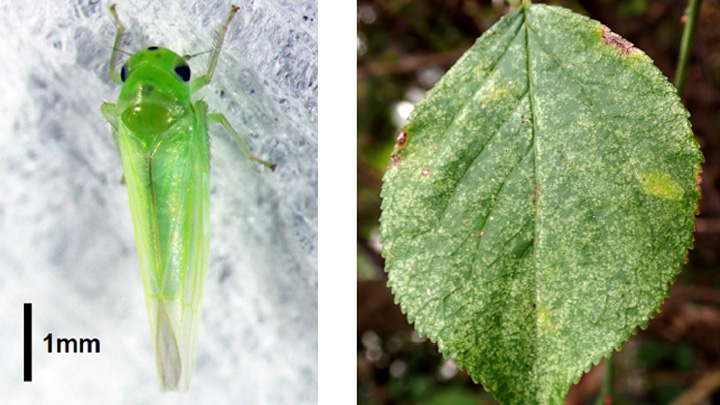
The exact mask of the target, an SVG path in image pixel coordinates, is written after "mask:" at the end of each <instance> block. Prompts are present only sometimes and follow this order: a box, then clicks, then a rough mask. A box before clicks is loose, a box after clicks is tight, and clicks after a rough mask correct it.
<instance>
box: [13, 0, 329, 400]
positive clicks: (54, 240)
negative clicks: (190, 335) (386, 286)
mask: <svg viewBox="0 0 720 405" xmlns="http://www.w3.org/2000/svg"><path fill="white" fill-rule="evenodd" d="M235 3H236V4H237V5H238V6H240V11H239V12H238V14H237V16H236V18H235V20H234V21H233V22H232V23H231V25H230V29H229V31H228V32H227V35H226V37H225V45H224V47H223V50H222V52H221V54H220V58H219V60H218V64H217V68H216V71H215V76H214V77H213V79H212V82H211V83H210V85H209V86H207V87H206V88H204V89H203V90H201V91H200V92H199V94H198V95H196V97H194V99H198V98H202V99H204V100H205V101H206V102H207V103H208V104H209V106H210V110H211V111H212V112H222V113H224V114H225V115H226V116H227V117H228V119H229V120H230V122H231V124H232V125H233V126H234V127H235V129H236V130H237V131H238V132H239V133H240V134H241V135H242V136H243V137H244V138H245V139H246V141H247V143H248V145H249V146H250V148H251V149H252V150H253V152H254V153H255V154H256V155H258V156H259V157H260V158H262V159H265V160H269V161H272V162H275V163H277V164H278V168H277V170H276V171H275V172H271V171H269V170H267V169H266V168H264V167H263V166H260V165H258V164H256V163H253V162H249V161H248V160H247V159H245V158H244V156H243V154H242V152H241V151H240V150H239V149H238V147H237V146H236V145H235V144H234V142H233V141H232V139H231V138H230V137H229V135H228V134H227V133H226V132H225V130H224V129H223V128H222V127H221V126H219V125H213V126H211V127H210V129H209V133H210V138H211V143H212V156H213V158H212V162H211V167H212V172H211V190H212V191H211V193H212V194H211V197H210V198H211V234H212V238H211V241H210V260H209V268H208V276H207V281H206V285H205V294H204V306H203V308H204V310H203V322H202V328H201V331H200V342H199V345H198V354H197V363H196V368H195V372H194V375H193V379H192V382H191V384H190V389H189V391H188V392H187V393H186V394H183V395H179V394H174V393H169V394H160V389H159V384H158V380H157V376H156V367H155V358H154V353H153V347H152V340H151V335H150V328H149V323H148V319H147V312H146V309H145V299H144V294H143V287H142V278H141V274H140V265H139V260H138V257H137V249H136V245H135V236H134V231H133V225H132V219H131V217H130V210H129V204H128V197H127V192H126V189H125V186H124V185H122V184H120V178H121V175H122V167H121V163H120V158H119V156H118V154H117V151H116V149H115V146H114V144H113V141H112V138H111V135H110V127H109V125H108V124H107V123H106V122H105V120H104V118H103V117H102V115H101V114H100V110H99V109H100V104H101V103H102V102H104V101H109V102H115V100H116V99H117V95H118V93H119V90H120V86H118V85H116V84H114V83H112V82H111V80H110V77H109V75H108V67H109V66H108V65H109V60H110V52H111V49H110V47H111V46H112V44H113V40H114V35H115V25H114V23H113V20H112V19H111V16H110V13H109V11H108V6H109V3H108V2H105V1H100V2H94V1H87V0H62V1H51V0H45V1H22V0H14V1H9V2H8V1H4V2H2V3H0V39H1V40H0V345H2V351H3V354H2V360H1V361H0V393H2V400H1V402H3V403H12V404H25V403H28V404H29V403H33V404H41V403H103V404H150V403H152V404H165V403H167V404H169V403H173V404H198V403H205V404H225V403H232V404H312V403H316V402H317V150H318V147H317V73H318V71H317V3H316V2H315V1H314V0H235ZM230 5H231V3H230V2H226V1H213V0H210V1H168V0H154V1H150V0H144V1H142V0H129V1H122V0H118V5H117V11H118V14H119V15H120V18H121V19H122V20H123V22H124V24H125V25H126V26H127V34H128V35H127V37H126V40H125V43H124V45H123V49H124V50H126V51H128V52H131V53H132V52H135V51H138V50H140V49H142V48H143V47H147V46H150V45H158V46H164V47H167V48H170V49H172V50H174V51H175V52H177V53H178V54H181V55H183V54H192V53H196V52H200V51H205V50H209V49H210V48H211V47H212V44H213V41H214V37H215V33H216V32H217V30H218V29H219V27H220V26H221V25H222V23H223V21H224V20H225V18H226V17H227V15H228V13H229V10H230ZM125 58H126V57H123V59H122V61H124V60H125ZM208 60H209V55H201V56H198V57H195V58H193V59H192V60H191V61H190V66H191V68H192V72H193V75H195V74H202V73H204V72H205V69H206V66H207V63H208ZM25 302H30V303H32V304H33V310H34V311H33V312H34V318H33V323H32V328H33V331H32V344H33V346H32V350H33V382H32V383H23V382H22V375H23V374H22V370H23V363H22V359H23V357H22V341H23V339H22V325H23V323H22V308H23V303H25ZM50 332H52V333H53V335H54V337H76V338H80V337H95V338H98V339H99V340H100V341H101V353H100V354H82V355H81V354H48V353H47V349H46V346H45V342H43V338H44V337H45V335H47V333H50Z"/></svg>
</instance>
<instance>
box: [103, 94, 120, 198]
mask: <svg viewBox="0 0 720 405" xmlns="http://www.w3.org/2000/svg"><path fill="white" fill-rule="evenodd" d="M115 108H116V106H115V104H113V103H102V106H100V112H101V113H102V115H103V117H105V119H106V120H107V122H108V123H109V124H110V132H111V133H112V138H113V143H114V144H115V149H116V150H117V151H118V156H120V144H119V142H118V126H117V115H116V113H115ZM120 184H125V174H123V175H122V177H121V178H120Z"/></svg>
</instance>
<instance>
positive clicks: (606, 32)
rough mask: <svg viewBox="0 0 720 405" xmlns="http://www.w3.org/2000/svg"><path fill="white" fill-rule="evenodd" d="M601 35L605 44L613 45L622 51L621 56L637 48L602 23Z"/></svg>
mask: <svg viewBox="0 0 720 405" xmlns="http://www.w3.org/2000/svg"><path fill="white" fill-rule="evenodd" d="M602 37H603V41H605V45H613V46H614V47H615V48H617V49H619V50H620V52H622V56H623V57H627V56H628V55H630V54H632V53H634V52H636V51H637V50H638V49H637V48H636V47H635V45H633V44H632V42H630V41H628V40H627V39H625V38H623V37H621V36H620V35H618V34H616V33H614V32H612V31H610V28H608V27H606V26H604V25H603V26H602Z"/></svg>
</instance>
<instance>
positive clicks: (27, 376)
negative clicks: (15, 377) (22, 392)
mask: <svg viewBox="0 0 720 405" xmlns="http://www.w3.org/2000/svg"><path fill="white" fill-rule="evenodd" d="M23 322H24V327H23V354H24V361H23V380H24V381H25V382H31V381H32V350H31V349H32V347H31V343H30V339H31V337H32V336H31V335H32V304H30V303H25V304H24V311H23Z"/></svg>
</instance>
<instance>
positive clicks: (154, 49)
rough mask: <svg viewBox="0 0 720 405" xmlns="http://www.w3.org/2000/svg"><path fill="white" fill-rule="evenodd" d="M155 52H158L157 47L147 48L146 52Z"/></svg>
mask: <svg viewBox="0 0 720 405" xmlns="http://www.w3.org/2000/svg"><path fill="white" fill-rule="evenodd" d="M157 50H158V47H157V46H151V47H149V48H148V51H157Z"/></svg>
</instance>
